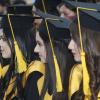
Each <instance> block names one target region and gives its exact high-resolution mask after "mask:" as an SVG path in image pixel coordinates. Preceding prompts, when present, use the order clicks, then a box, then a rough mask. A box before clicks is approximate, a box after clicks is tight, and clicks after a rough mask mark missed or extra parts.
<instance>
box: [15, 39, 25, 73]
mask: <svg viewBox="0 0 100 100" xmlns="http://www.w3.org/2000/svg"><path fill="white" fill-rule="evenodd" d="M14 45H15V52H16V58H17V66H18V68H17V71H18V72H19V73H22V72H25V71H26V70H27V65H26V62H25V61H24V58H23V55H22V53H21V50H20V49H19V47H18V44H17V42H16V41H14Z"/></svg>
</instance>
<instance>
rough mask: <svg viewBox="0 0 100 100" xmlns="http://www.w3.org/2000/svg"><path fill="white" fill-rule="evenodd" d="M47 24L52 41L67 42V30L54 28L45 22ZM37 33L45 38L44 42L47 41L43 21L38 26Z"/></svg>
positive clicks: (68, 37)
mask: <svg viewBox="0 0 100 100" xmlns="http://www.w3.org/2000/svg"><path fill="white" fill-rule="evenodd" d="M47 24H48V28H49V32H50V36H51V38H52V39H53V40H67V39H68V40H69V39H70V32H69V29H66V28H58V27H55V25H53V24H52V23H50V22H49V21H47ZM39 32H40V34H41V35H42V36H43V37H44V38H45V40H47V41H49V39H48V38H49V37H48V33H47V28H46V24H45V21H44V20H43V21H42V23H41V24H40V26H39Z"/></svg>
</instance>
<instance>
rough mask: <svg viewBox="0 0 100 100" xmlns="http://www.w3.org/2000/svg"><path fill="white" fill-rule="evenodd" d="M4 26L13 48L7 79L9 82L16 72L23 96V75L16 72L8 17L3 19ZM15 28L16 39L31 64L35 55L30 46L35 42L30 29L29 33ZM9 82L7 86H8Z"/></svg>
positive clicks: (20, 96)
mask: <svg viewBox="0 0 100 100" xmlns="http://www.w3.org/2000/svg"><path fill="white" fill-rule="evenodd" d="M13 24H14V25H15V22H13ZM2 28H3V32H4V34H5V37H6V40H7V43H8V45H9V47H10V49H11V58H10V60H9V63H8V64H9V65H10V67H9V70H8V72H7V74H6V77H7V79H6V81H7V83H8V84H9V82H10V78H11V77H12V76H14V74H15V76H16V77H17V79H16V84H15V85H16V86H17V88H18V92H19V94H18V97H19V98H22V84H21V81H22V80H21V79H22V77H21V76H22V75H19V74H18V73H17V72H16V67H15V49H14V48H15V47H14V39H13V37H12V34H11V30H10V27H9V24H8V20H7V18H3V19H2ZM30 28H31V27H30ZM13 29H14V35H15V39H16V41H17V43H18V46H19V48H20V50H21V52H22V54H23V57H24V60H25V61H26V63H27V64H29V63H30V62H31V61H32V59H33V58H32V57H33V55H31V54H32V49H31V47H30V46H32V43H33V42H32V39H31V40H30V37H31V36H30V32H29V31H28V32H29V33H27V32H26V31H25V29H21V30H20V29H18V28H16V26H13ZM25 32H26V33H25ZM29 44H30V45H29ZM4 63H5V62H4ZM12 73H13V74H12ZM8 84H7V85H6V86H8ZM16 86H15V87H16ZM5 90H6V89H5ZM10 95H11V94H10ZM9 97H10V96H9Z"/></svg>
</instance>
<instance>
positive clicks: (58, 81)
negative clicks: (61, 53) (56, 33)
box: [42, 0, 63, 92]
mask: <svg viewBox="0 0 100 100" xmlns="http://www.w3.org/2000/svg"><path fill="white" fill-rule="evenodd" d="M42 4H43V8H44V12H45V13H46V9H45V5H44V1H43V0H42ZM45 24H46V28H47V32H48V36H49V40H50V44H51V49H52V54H53V59H54V64H55V71H56V89H57V92H62V90H63V88H62V81H61V76H60V69H59V65H58V62H57V58H56V55H55V53H54V48H53V44H52V41H51V37H50V32H49V28H48V24H47V21H46V19H45Z"/></svg>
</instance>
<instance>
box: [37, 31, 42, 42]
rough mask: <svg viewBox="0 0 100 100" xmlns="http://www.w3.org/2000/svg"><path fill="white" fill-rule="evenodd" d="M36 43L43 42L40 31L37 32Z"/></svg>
mask: <svg viewBox="0 0 100 100" xmlns="http://www.w3.org/2000/svg"><path fill="white" fill-rule="evenodd" d="M36 41H43V40H42V38H41V37H40V34H39V32H38V31H37V32H36Z"/></svg>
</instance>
